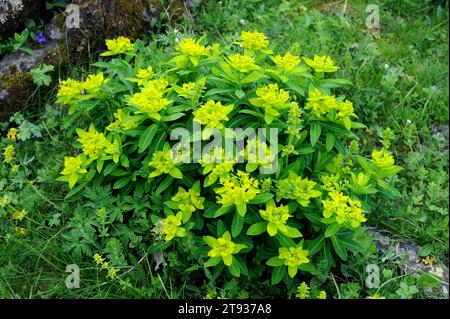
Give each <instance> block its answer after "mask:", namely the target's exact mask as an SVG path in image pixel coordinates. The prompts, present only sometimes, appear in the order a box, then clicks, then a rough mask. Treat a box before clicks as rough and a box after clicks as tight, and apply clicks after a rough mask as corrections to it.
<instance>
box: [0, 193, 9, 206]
mask: <svg viewBox="0 0 450 319" xmlns="http://www.w3.org/2000/svg"><path fill="white" fill-rule="evenodd" d="M9 204H11V198H10V197H9V196H8V195H4V196H2V197H0V207H3V208H4V207H6V206H8V205H9Z"/></svg>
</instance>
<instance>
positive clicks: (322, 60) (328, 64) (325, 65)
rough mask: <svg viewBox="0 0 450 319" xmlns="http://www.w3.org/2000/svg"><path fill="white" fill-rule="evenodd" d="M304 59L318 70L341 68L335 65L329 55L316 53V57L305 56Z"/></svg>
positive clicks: (333, 70) (328, 70) (332, 70)
mask: <svg viewBox="0 0 450 319" xmlns="http://www.w3.org/2000/svg"><path fill="white" fill-rule="evenodd" d="M303 61H305V63H306V64H308V65H309V66H310V67H312V68H313V69H314V71H316V72H336V71H337V70H338V69H339V68H338V67H337V66H335V65H334V62H333V60H331V58H330V57H329V56H326V55H324V56H318V55H314V59H312V60H311V59H309V58H306V57H304V58H303Z"/></svg>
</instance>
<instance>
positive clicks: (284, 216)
mask: <svg viewBox="0 0 450 319" xmlns="http://www.w3.org/2000/svg"><path fill="white" fill-rule="evenodd" d="M259 214H260V215H261V217H262V219H264V220H266V221H267V222H268V223H267V232H268V233H269V235H270V236H275V235H276V234H277V232H278V231H280V232H282V233H286V232H287V231H288V228H287V227H286V222H287V220H288V219H289V217H291V215H290V214H289V209H288V207H287V206H284V205H282V204H281V205H280V206H278V207H277V206H276V205H275V203H273V202H272V203H269V204H267V205H266V209H265V210H263V209H260V210H259Z"/></svg>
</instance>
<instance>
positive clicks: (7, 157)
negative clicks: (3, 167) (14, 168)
mask: <svg viewBox="0 0 450 319" xmlns="http://www.w3.org/2000/svg"><path fill="white" fill-rule="evenodd" d="M15 153H16V151H15V150H14V146H12V145H8V146H6V147H5V150H4V151H3V157H4V159H3V162H5V163H7V164H9V163H11V162H12V161H13V159H14V155H15Z"/></svg>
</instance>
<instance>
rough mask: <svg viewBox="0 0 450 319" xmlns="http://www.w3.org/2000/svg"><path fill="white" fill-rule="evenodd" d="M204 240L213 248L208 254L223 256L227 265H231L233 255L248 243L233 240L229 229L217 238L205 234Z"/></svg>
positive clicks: (212, 256) (213, 256) (210, 255)
mask: <svg viewBox="0 0 450 319" xmlns="http://www.w3.org/2000/svg"><path fill="white" fill-rule="evenodd" d="M203 240H204V241H205V242H206V244H207V245H208V246H209V247H211V248H212V249H211V250H210V251H209V252H208V256H209V257H211V258H216V257H221V258H222V260H223V263H224V264H225V265H226V266H231V264H232V262H233V255H234V254H237V253H239V252H240V251H241V250H242V249H243V248H245V247H246V245H242V244H236V243H234V242H232V241H231V234H230V232H229V231H226V232H225V233H224V234H223V236H222V237H220V238H217V239H216V238H214V237H211V236H203Z"/></svg>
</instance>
